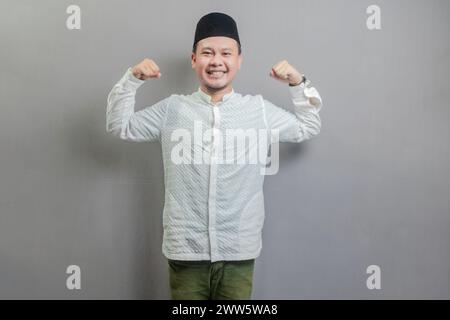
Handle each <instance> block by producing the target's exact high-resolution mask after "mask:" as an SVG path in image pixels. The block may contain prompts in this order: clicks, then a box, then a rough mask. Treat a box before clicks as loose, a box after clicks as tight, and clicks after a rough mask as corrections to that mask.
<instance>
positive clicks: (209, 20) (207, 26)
mask: <svg viewBox="0 0 450 320" xmlns="http://www.w3.org/2000/svg"><path fill="white" fill-rule="evenodd" d="M208 37H228V38H232V39H234V40H236V41H237V43H238V44H239V45H240V44H241V42H240V41H239V34H238V30H237V25H236V22H235V21H234V19H233V18H232V17H230V16H229V15H226V14H225V13H221V12H211V13H208V14H207V15H204V16H203V17H202V18H201V19H200V20H199V21H198V23H197V28H196V29H195V38H194V46H195V44H196V43H197V42H199V41H200V40H202V39H205V38H208Z"/></svg>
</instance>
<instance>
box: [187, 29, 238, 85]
mask: <svg viewBox="0 0 450 320" xmlns="http://www.w3.org/2000/svg"><path fill="white" fill-rule="evenodd" d="M191 63H192V69H194V70H195V72H196V73H197V75H198V77H199V80H200V83H201V84H202V85H203V86H205V87H206V88H207V89H208V90H211V91H218V90H221V89H225V88H227V87H231V82H232V80H233V78H234V77H235V75H236V73H237V71H238V70H239V69H240V68H241V63H242V55H240V54H239V49H238V43H237V41H236V40H234V39H232V38H228V37H209V38H205V39H202V40H200V41H199V42H198V43H197V50H196V52H195V53H192V56H191Z"/></svg>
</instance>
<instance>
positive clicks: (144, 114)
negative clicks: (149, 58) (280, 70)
mask: <svg viewBox="0 0 450 320" xmlns="http://www.w3.org/2000/svg"><path fill="white" fill-rule="evenodd" d="M144 82H145V81H143V80H140V79H137V78H136V77H134V75H133V74H132V72H131V68H128V70H127V71H126V73H125V74H124V76H123V77H122V78H121V79H120V81H119V82H117V83H116V84H115V85H114V87H113V88H112V90H111V92H110V93H109V95H108V100H107V110H106V130H107V132H109V133H111V134H113V135H114V136H117V137H119V138H120V139H123V140H128V141H135V142H141V141H159V142H160V144H161V148H162V156H163V164H164V184H165V201H164V211H163V229H164V236H163V243H162V251H163V254H164V256H165V257H166V258H168V259H174V260H210V261H211V262H214V261H219V260H247V259H253V258H256V257H258V256H259V254H260V251H261V248H262V228H263V223H264V217H265V213H264V196H263V182H264V174H261V170H260V169H261V162H259V161H258V163H256V164H255V163H251V162H250V161H247V162H245V163H242V161H241V163H239V162H238V161H235V163H230V162H227V163H224V161H218V160H217V155H218V153H217V149H220V151H223V152H228V153H227V154H234V153H230V152H233V150H232V148H237V144H235V145H234V146H233V145H232V144H229V143H228V142H229V141H228V140H229V139H227V135H229V134H228V133H227V129H241V130H242V129H243V130H248V129H250V130H262V129H264V130H272V131H270V132H273V130H275V131H276V132H278V138H279V141H280V142H297V143H298V142H301V141H303V140H306V139H309V138H311V137H313V136H315V135H317V134H318V133H319V132H320V127H321V121H320V117H319V111H320V109H321V107H322V99H321V97H320V95H319V93H318V92H317V90H316V89H315V88H314V87H311V86H310V81H309V80H307V81H306V84H305V83H303V84H301V85H298V86H292V87H291V86H288V88H289V91H290V93H291V97H292V102H293V104H294V113H293V112H290V111H287V110H285V109H282V108H280V107H277V106H275V105H274V104H272V103H271V102H269V101H267V100H265V99H263V97H262V96H261V95H244V96H243V95H241V94H239V93H236V92H235V91H234V90H232V92H230V93H229V94H226V95H225V96H223V98H222V100H221V101H219V102H218V103H217V104H212V103H211V97H210V96H209V95H208V94H206V93H204V92H203V91H202V90H201V89H200V87H199V88H198V90H197V91H196V92H194V93H192V94H190V95H182V94H172V95H171V96H169V97H167V98H165V99H162V100H160V101H159V102H157V103H155V104H154V105H152V106H149V107H146V108H144V109H142V110H140V111H138V112H134V105H135V95H136V90H137V89H138V88H139V87H140V86H141V85H142V84H143V83H144ZM198 128H201V129H202V131H201V132H204V133H205V132H206V131H208V130H209V133H210V134H205V136H206V137H207V138H208V137H209V140H208V139H203V140H201V137H202V136H201V134H200V140H199V139H195V138H196V137H197V138H198V137H199V132H198V131H197V133H195V132H194V131H195V130H194V129H198ZM180 133H181V134H180ZM186 134H191V136H190V137H184V138H185V139H181V138H182V137H183V135H186ZM194 135H196V137H194ZM205 136H203V137H205ZM219 136H220V139H219ZM174 137H176V139H174ZM270 137H271V138H269V139H268V140H269V141H268V144H269V145H270V142H273V141H272V139H273V137H272V135H271V136H270ZM188 138H190V139H188ZM205 140H206V142H205ZM225 140H226V143H225V142H224V141H225ZM248 140H251V139H248ZM233 141H234V139H233ZM246 141H247V140H246ZM180 143H182V144H181V145H182V146H183V147H186V149H182V151H183V150H184V152H181V153H180V152H178V151H180ZM230 145H231V147H230ZM241 147H242V145H241ZM254 147H255V141H253V142H249V143H248V144H247V145H245V148H244V150H245V152H248V151H249V150H251V149H254ZM175 149H176V150H177V152H173V151H174V150H175ZM186 150H187V151H189V152H191V151H192V153H191V154H190V156H191V157H189V155H188V154H187V152H185V151H186ZM198 152H201V153H202V157H201V158H197V160H198V159H201V160H207V161H203V162H202V161H200V162H195V161H193V160H192V159H193V158H194V157H192V154H194V153H197V154H198ZM180 154H181V155H182V159H184V160H187V161H181V162H180V161H179V160H180V158H179V157H178V158H176V157H174V155H180ZM241 156H242V154H239V152H236V155H235V156H234V158H235V160H236V158H238V157H241ZM265 156H266V157H267V152H266V154H265ZM189 160H190V161H189Z"/></svg>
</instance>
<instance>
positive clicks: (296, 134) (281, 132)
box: [263, 80, 322, 143]
mask: <svg viewBox="0 0 450 320" xmlns="http://www.w3.org/2000/svg"><path fill="white" fill-rule="evenodd" d="M289 91H290V94H291V99H292V102H293V104H294V112H291V111H288V110H285V109H283V108H280V107H278V106H276V105H274V104H273V103H271V102H270V101H268V100H266V99H263V104H264V112H265V117H266V122H267V126H268V129H270V130H276V131H277V132H278V133H277V134H278V139H279V142H297V143H298V142H301V141H303V140H307V139H310V138H312V137H313V136H315V135H317V134H319V132H320V129H321V119H320V116H319V112H320V110H321V109H322V98H321V96H320V94H319V92H318V91H317V89H316V88H314V87H312V86H311V82H310V81H309V80H307V81H306V83H302V84H301V85H298V86H289Z"/></svg>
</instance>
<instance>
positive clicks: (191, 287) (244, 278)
mask: <svg viewBox="0 0 450 320" xmlns="http://www.w3.org/2000/svg"><path fill="white" fill-rule="evenodd" d="M168 262H169V282H170V291H171V295H172V299H174V300H249V299H250V297H251V294H252V285H253V269H254V265H255V259H251V260H241V261H216V262H213V263H211V261H206V260H203V261H181V260H170V259H168Z"/></svg>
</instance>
